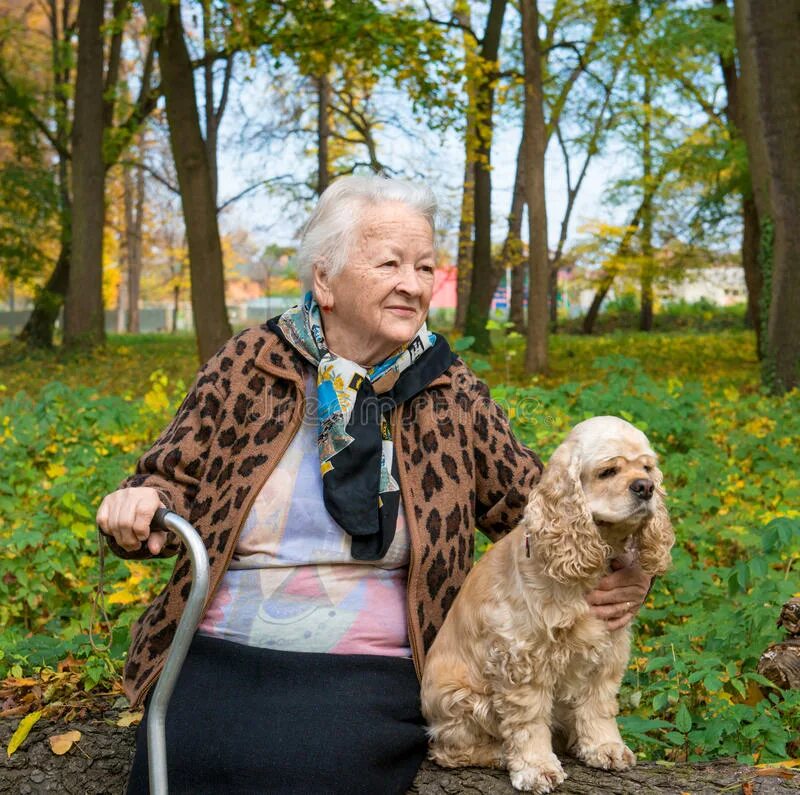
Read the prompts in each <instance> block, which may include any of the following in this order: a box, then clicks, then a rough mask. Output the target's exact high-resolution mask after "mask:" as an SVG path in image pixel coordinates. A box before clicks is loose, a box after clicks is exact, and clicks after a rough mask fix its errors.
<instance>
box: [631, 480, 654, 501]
mask: <svg viewBox="0 0 800 795" xmlns="http://www.w3.org/2000/svg"><path fill="white" fill-rule="evenodd" d="M630 489H631V491H632V492H633V493H634V494H635V495H636V496H637V497H639V498H640V499H642V500H649V499H650V498H651V497H652V496H653V490H654V489H655V484H654V483H653V481H652V480H648V479H647V478H637V479H636V480H634V481H633V483H631V485H630Z"/></svg>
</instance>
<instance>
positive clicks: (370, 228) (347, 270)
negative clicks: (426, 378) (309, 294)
mask: <svg viewBox="0 0 800 795" xmlns="http://www.w3.org/2000/svg"><path fill="white" fill-rule="evenodd" d="M434 265H435V260H434V249H433V232H432V230H431V227H430V224H429V223H428V221H427V220H426V219H425V217H424V216H423V215H420V214H419V213H418V212H416V211H415V210H412V209H411V208H409V207H407V206H406V205H405V204H402V203H400V202H384V203H382V204H378V205H375V206H374V207H368V208H367V209H365V210H364V213H363V216H362V219H361V224H360V228H359V230H358V231H357V233H356V239H355V242H354V244H353V250H352V252H351V255H350V259H349V261H348V263H347V265H345V267H344V269H343V270H342V271H341V272H340V273H339V274H338V275H337V276H334V277H333V278H332V279H331V278H328V276H327V274H325V273H324V272H322V271H320V270H319V269H316V270H315V274H314V294H315V297H316V299H317V302H318V303H319V304H320V305H321V306H328V307H331V311H330V312H323V315H322V318H323V323H324V327H325V338H326V341H327V343H328V347H329V348H330V349H331V350H332V351H333V352H334V353H336V354H338V355H339V356H344V357H345V358H347V359H351V360H352V361H355V362H358V363H359V364H361V365H372V364H377V363H378V362H380V361H382V360H383V359H385V358H386V357H387V356H389V354H391V353H392V352H393V351H394V350H396V349H397V348H398V347H399V346H400V345H402V344H403V343H406V342H409V341H410V340H411V339H412V338H413V337H414V335H415V334H416V333H417V331H418V330H419V328H420V326H421V325H422V324H423V322H424V321H425V318H426V316H427V314H428V307H429V305H430V302H431V294H432V292H433V271H434Z"/></svg>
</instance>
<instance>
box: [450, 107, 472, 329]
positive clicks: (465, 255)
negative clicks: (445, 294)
mask: <svg viewBox="0 0 800 795" xmlns="http://www.w3.org/2000/svg"><path fill="white" fill-rule="evenodd" d="M469 126H470V122H469V121H468V122H467V127H468V128H469ZM469 136H470V132H469V129H468V130H467V138H468V139H469ZM464 149H465V158H466V159H465V163H464V186H463V188H462V192H461V220H460V221H459V224H458V254H457V258H456V318H455V327H456V329H458V330H459V331H463V330H464V327H465V325H466V322H467V306H468V305H469V294H470V288H471V287H472V226H473V222H474V217H475V164H474V162H473V161H472V160H470V156H471V152H470V144H469V142H468V141H467V142H466V143H465V146H464Z"/></svg>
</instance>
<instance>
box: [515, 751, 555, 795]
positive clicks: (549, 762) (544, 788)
mask: <svg viewBox="0 0 800 795" xmlns="http://www.w3.org/2000/svg"><path fill="white" fill-rule="evenodd" d="M509 775H510V777H511V784H512V785H513V787H514V789H518V790H522V791H523V792H533V793H534V795H543V794H544V793H547V792H552V791H553V790H554V789H555V788H556V787H557V786H558V785H559V784H561V782H562V781H564V779H565V778H566V777H567V774H566V773H565V772H564V770H563V768H562V767H561V762H559V761H558V757H557V756H556V755H555V754H549V755H548V756H546V757H542V758H541V759H536V760H533V761H531V760H527V759H526V760H525V761H524V762H518V763H517V764H515V765H513V766H512V765H511V763H509Z"/></svg>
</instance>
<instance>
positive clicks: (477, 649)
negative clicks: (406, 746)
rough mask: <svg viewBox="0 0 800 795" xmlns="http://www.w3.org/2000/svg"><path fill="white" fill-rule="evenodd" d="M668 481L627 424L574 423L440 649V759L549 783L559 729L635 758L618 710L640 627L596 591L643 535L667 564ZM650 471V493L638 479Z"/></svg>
mask: <svg viewBox="0 0 800 795" xmlns="http://www.w3.org/2000/svg"><path fill="white" fill-rule="evenodd" d="M601 473H602V476H601ZM642 481H644V486H643V485H642ZM661 481H662V476H661V472H660V470H659V469H658V467H657V459H656V455H655V453H654V452H653V451H652V449H651V447H650V444H649V442H648V441H647V438H646V437H645V435H644V434H643V433H642V432H641V431H639V430H637V429H636V428H634V427H633V426H632V425H630V424H629V423H627V422H625V421H624V420H621V419H619V418H617V417H595V418H593V419H591V420H587V421H585V422H582V423H580V424H579V425H577V426H575V428H574V429H573V430H572V432H571V433H570V435H569V436H568V437H567V439H566V440H565V441H564V443H563V444H562V445H561V446H560V447H559V448H558V449H557V450H556V451H555V453H554V454H553V456H552V458H551V459H550V463H549V464H548V466H547V468H546V470H545V473H544V475H543V477H542V480H541V482H540V484H539V485H538V486H537V488H536V489H535V490H534V491H533V493H532V494H531V496H530V500H529V503H528V506H527V508H526V511H525V517H524V519H523V521H522V523H521V524H520V525H519V527H517V528H516V529H515V530H514V531H513V532H511V533H510V534H509V535H507V536H505V537H504V538H503V539H501V540H500V541H499V542H498V543H497V544H495V545H494V546H493V547H491V548H490V549H489V550H488V552H487V553H486V554H485V555H484V556H483V558H482V559H481V560H480V561H479V562H478V563H477V564H476V565H475V567H474V568H473V570H472V572H470V574H469V576H468V577H467V579H466V582H465V583H464V586H463V587H462V589H461V592H460V593H459V595H458V597H457V598H456V600H455V602H454V603H453V606H452V608H451V609H450V612H449V613H448V615H447V619H446V620H445V622H444V625H443V627H442V629H441V630H440V632H439V634H438V636H437V637H436V640H435V641H434V643H433V646H432V648H431V650H430V653H429V655H428V658H427V661H426V664H425V670H424V672H423V678H422V711H423V714H424V716H425V718H426V720H427V722H428V727H429V728H428V734H429V737H430V739H431V750H430V756H431V758H432V759H433V760H434V761H435V762H437V763H438V764H440V765H442V766H445V767H460V766H467V765H478V766H483V767H501V768H502V767H506V768H507V769H508V771H509V773H510V776H511V782H512V784H513V785H514V786H515V787H516V788H517V789H520V790H528V791H531V792H534V793H546V792H550V791H551V790H552V789H553V788H554V787H556V786H557V785H558V784H560V783H561V782H562V781H563V780H564V778H565V774H564V772H563V770H562V768H561V764H560V763H559V761H558V758H557V757H556V756H555V755H554V753H553V749H552V739H551V729H553V730H558V731H559V732H560V733H562V734H563V736H564V738H565V739H566V742H567V748H568V750H570V751H571V752H572V753H574V754H575V755H576V756H578V757H579V758H580V759H582V760H583V761H584V762H585V763H586V764H588V765H592V766H594V767H601V768H606V769H609V768H611V769H616V770H622V769H625V768H627V767H630V766H631V765H633V764H634V763H635V758H634V755H633V753H632V752H631V751H630V749H629V748H628V747H627V746H626V745H625V744H624V743H623V741H622V738H621V737H620V734H619V729H618V728H617V723H616V719H615V716H616V714H617V702H616V697H617V692H618V690H619V685H620V681H621V679H622V676H623V674H624V672H625V666H626V664H627V660H628V655H629V650H630V631H629V629H628V628H627V627H626V628H623V629H617V630H615V631H609V629H608V628H607V625H606V623H605V622H604V621H601V620H599V619H597V618H595V617H593V616H591V615H590V614H589V605H588V604H587V602H586V598H585V597H586V594H587V593H588V592H589V591H591V590H592V589H593V588H594V587H595V586H596V585H597V583H598V581H599V580H600V579H601V578H602V577H603V576H604V575H605V574H607V573H608V571H609V560H610V559H611V558H612V557H614V556H616V555H619V554H621V553H622V552H623V551H625V550H626V549H630V548H631V547H633V548H634V549H635V550H636V552H637V553H638V560H639V564H640V565H641V567H642V568H643V569H644V571H645V572H647V573H648V574H650V575H656V574H661V573H663V572H664V571H665V570H666V569H667V567H668V565H669V562H670V549H671V547H672V545H673V543H674V535H673V532H672V526H671V524H670V521H669V516H668V514H667V510H666V508H665V506H664V501H663V497H664V492H663V491H662V489H661ZM637 483H638V485H636V484H637ZM650 483H652V486H654V491H653V493H652V497H650V498H645V497H644V496H639V495H637V494H636V493H634V491H633V490H632V489H631V487H632V486H633V487H634V488H638V489H639V490H641V489H642V488H643V487H644V489H645V491H646V490H647V489H648V488H652V486H648V485H647V484H650ZM526 534H529V538H528V539H527V543H526V538H525V536H526ZM528 549H529V550H530V557H528V556H527V551H528Z"/></svg>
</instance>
